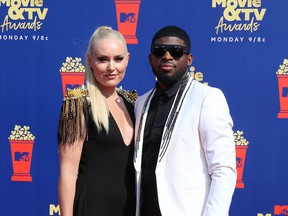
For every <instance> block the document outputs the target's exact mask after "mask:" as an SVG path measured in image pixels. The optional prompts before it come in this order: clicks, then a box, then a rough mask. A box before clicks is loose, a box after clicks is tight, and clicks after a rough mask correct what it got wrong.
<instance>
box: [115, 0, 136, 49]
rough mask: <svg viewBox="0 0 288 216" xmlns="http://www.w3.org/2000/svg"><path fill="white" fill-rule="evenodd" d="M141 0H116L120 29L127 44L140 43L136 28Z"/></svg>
mask: <svg viewBox="0 0 288 216" xmlns="http://www.w3.org/2000/svg"><path fill="white" fill-rule="evenodd" d="M140 3H141V1H140V0H115V5H116V16H117V25H118V30H119V31H120V32H121V33H122V34H123V36H124V38H125V40H126V43H127V44H138V39H137V37H136V29H137V24H138V14H139V7H140Z"/></svg>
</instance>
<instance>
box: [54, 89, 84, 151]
mask: <svg viewBox="0 0 288 216" xmlns="http://www.w3.org/2000/svg"><path fill="white" fill-rule="evenodd" d="M88 98H89V93H88V90H87V89H86V88H75V89H67V92H66V95H65V96H64V99H63V103H62V108H61V113H60V119H59V125H58V144H59V145H68V146H69V145H71V144H73V143H74V142H75V141H76V140H78V139H81V138H83V136H84V134H83V122H82V120H83V118H84V120H85V127H86V129H87V128H88V127H87V126H88V120H89V107H88V105H89V99H88ZM86 134H87V133H86ZM86 138H87V135H86Z"/></svg>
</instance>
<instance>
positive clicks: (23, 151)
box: [8, 125, 35, 182]
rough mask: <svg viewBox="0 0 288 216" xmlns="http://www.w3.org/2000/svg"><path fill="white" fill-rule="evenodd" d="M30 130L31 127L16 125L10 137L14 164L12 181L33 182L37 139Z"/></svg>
mask: <svg viewBox="0 0 288 216" xmlns="http://www.w3.org/2000/svg"><path fill="white" fill-rule="evenodd" d="M29 129H30V127H29V126H23V127H21V126H20V125H15V127H14V130H13V131H11V134H10V136H9V137H8V139H9V142H10V148H11V156H12V164H13V175H12V177H11V180H12V181H24V182H31V181H32V176H31V175H30V167H31V161H32V152H33V145H34V140H35V137H34V136H33V135H32V134H31V133H30V132H29Z"/></svg>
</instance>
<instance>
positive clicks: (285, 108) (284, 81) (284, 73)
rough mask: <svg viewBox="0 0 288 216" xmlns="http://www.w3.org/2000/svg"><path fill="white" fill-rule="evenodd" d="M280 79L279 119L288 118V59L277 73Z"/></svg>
mask: <svg viewBox="0 0 288 216" xmlns="http://www.w3.org/2000/svg"><path fill="white" fill-rule="evenodd" d="M276 74H277V78H278V88H279V99H280V111H279V113H278V118H288V59H284V61H283V64H282V65H280V66H279V69H278V70H277V72H276Z"/></svg>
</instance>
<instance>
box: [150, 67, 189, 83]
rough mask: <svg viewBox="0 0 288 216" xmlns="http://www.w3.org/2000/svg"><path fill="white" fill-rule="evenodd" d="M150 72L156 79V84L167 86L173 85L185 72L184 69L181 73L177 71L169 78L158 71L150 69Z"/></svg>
mask: <svg viewBox="0 0 288 216" xmlns="http://www.w3.org/2000/svg"><path fill="white" fill-rule="evenodd" d="M152 71H153V73H154V75H155V76H156V77H157V80H158V82H160V83H163V84H165V85H168V86H172V85H174V84H175V83H177V82H178V81H179V80H180V79H181V78H182V77H183V76H184V75H185V74H186V71H187V70H186V68H185V69H183V70H181V71H177V72H176V73H175V74H174V75H173V76H169V75H167V74H165V73H161V72H159V71H156V70H155V69H153V68H152Z"/></svg>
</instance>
